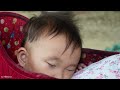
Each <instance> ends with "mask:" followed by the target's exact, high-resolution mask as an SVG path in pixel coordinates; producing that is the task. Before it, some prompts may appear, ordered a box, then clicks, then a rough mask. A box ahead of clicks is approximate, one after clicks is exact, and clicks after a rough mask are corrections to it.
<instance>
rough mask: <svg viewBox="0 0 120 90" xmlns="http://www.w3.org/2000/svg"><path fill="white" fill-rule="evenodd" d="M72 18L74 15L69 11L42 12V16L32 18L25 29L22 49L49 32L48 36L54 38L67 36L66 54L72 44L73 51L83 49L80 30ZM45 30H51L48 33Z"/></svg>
mask: <svg viewBox="0 0 120 90" xmlns="http://www.w3.org/2000/svg"><path fill="white" fill-rule="evenodd" d="M72 17H73V14H72V13H71V12H69V11H66V12H62V11H61V12H42V14H41V15H40V16H37V17H32V18H31V19H30V20H29V21H28V23H26V25H25V26H24V27H23V32H24V35H25V38H24V39H23V42H22V47H24V45H25V43H26V41H30V42H33V41H36V40H38V38H40V36H41V35H42V34H43V33H45V32H48V33H47V35H48V36H49V35H52V34H54V36H53V37H55V36H57V35H60V34H63V35H65V36H66V39H67V44H66V48H65V50H64V52H65V51H66V50H67V49H68V48H69V46H70V45H71V44H72V43H73V51H74V49H75V48H78V47H80V48H82V40H81V37H80V32H79V28H78V27H77V26H76V24H75V22H74V20H73V18H72ZM45 28H47V29H49V30H47V31H46V29H45ZM64 52H63V53H64Z"/></svg>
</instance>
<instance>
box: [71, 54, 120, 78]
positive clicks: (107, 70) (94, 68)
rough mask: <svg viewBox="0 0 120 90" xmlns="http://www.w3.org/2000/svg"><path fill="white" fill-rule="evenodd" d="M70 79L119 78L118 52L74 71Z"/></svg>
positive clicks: (119, 56)
mask: <svg viewBox="0 0 120 90" xmlns="http://www.w3.org/2000/svg"><path fill="white" fill-rule="evenodd" d="M72 79H120V54H116V55H112V56H109V57H107V58H104V59H102V60H100V61H98V62H95V63H93V64H91V65H89V66H88V67H86V68H84V69H82V70H80V71H78V72H76V73H75V74H74V75H73V77H72Z"/></svg>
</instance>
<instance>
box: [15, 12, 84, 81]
mask: <svg viewBox="0 0 120 90" xmlns="http://www.w3.org/2000/svg"><path fill="white" fill-rule="evenodd" d="M71 16H72V15H71V14H69V13H62V12H56V13H55V12H54V13H53V12H49V13H48V12H47V13H43V14H41V15H40V16H39V17H33V18H31V19H30V20H29V22H28V23H27V24H26V25H25V26H24V28H23V32H24V33H25V38H24V40H23V43H22V46H21V47H20V48H19V49H18V50H17V52H16V55H17V59H18V62H19V65H20V66H22V67H23V68H24V69H25V70H28V71H31V72H35V73H43V74H46V75H49V76H52V77H55V78H59V79H70V78H71V77H72V76H73V74H74V72H75V70H76V68H77V65H78V63H79V60H80V57H81V48H82V44H81V38H80V35H79V29H78V28H77V26H76V25H75V23H74V21H73V19H72V18H71Z"/></svg>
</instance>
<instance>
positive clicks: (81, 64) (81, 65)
mask: <svg viewBox="0 0 120 90" xmlns="http://www.w3.org/2000/svg"><path fill="white" fill-rule="evenodd" d="M90 64H92V62H89V64H88V65H90ZM85 67H87V65H85V64H84V63H80V64H79V65H78V67H77V69H76V72H77V71H79V70H81V69H83V68H85Z"/></svg>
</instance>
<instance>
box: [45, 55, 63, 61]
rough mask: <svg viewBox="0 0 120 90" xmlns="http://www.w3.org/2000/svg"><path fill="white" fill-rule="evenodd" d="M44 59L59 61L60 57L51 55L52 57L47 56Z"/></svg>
mask: <svg viewBox="0 0 120 90" xmlns="http://www.w3.org/2000/svg"><path fill="white" fill-rule="evenodd" d="M45 60H55V61H61V59H60V58H58V57H56V56H52V57H47V58H45Z"/></svg>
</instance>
